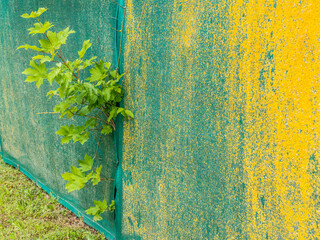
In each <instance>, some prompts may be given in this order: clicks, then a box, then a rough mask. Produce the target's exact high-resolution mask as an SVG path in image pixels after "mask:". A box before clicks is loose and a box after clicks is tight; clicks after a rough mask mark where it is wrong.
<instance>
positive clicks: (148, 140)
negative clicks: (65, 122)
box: [121, 0, 320, 239]
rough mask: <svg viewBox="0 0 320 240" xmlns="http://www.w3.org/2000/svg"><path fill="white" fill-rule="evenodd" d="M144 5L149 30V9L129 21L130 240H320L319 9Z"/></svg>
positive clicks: (200, 1) (126, 152)
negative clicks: (132, 113)
mask: <svg viewBox="0 0 320 240" xmlns="http://www.w3.org/2000/svg"><path fill="white" fill-rule="evenodd" d="M146 2H147V7H146V13H145V16H144V18H143V21H142V24H141V30H140V32H139V30H138V29H137V28H136V26H137V25H138V23H139V18H140V15H141V11H142V6H143V3H144V1H143V0H129V8H128V13H129V14H128V16H127V19H126V20H127V28H126V30H127V34H126V39H125V43H126V52H125V58H124V62H125V68H126V69H127V70H126V72H128V75H127V78H126V80H125V86H126V91H127V93H128V96H127V97H126V99H125V105H126V107H128V108H130V109H133V111H134V113H135V116H136V119H135V120H134V121H132V122H129V123H126V124H125V125H124V130H123V140H122V153H123V159H122V167H123V184H122V188H123V202H122V207H123V212H122V215H121V216H122V226H121V234H122V235H123V236H124V239H318V238H319V236H320V230H319V226H318V225H319V187H320V182H319V179H320V178H319V130H320V129H319V126H320V125H319V116H320V115H319V97H318V95H319V90H320V85H319V73H320V71H319V68H320V67H319V66H320V65H319V60H320V59H319V52H320V45H319V33H320V31H319V23H320V20H319V19H320V8H319V7H320V2H319V1H317V0H306V1H300V0H283V1H276V0H271V1H266V0H255V1H251V0H249V1H247V0H246V1H243V0H221V1H214V0H211V1H210V0H197V1H196V0H189V1H181V0H179V1H178V0H174V1H165V0H162V1H159V0H147V1H146ZM132 51H134V53H133V54H132ZM131 55H132V56H133V61H132V63H131Z"/></svg>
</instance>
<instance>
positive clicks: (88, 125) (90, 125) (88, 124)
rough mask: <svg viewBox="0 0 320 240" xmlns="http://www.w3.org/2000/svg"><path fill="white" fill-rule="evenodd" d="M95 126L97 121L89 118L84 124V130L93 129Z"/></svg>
mask: <svg viewBox="0 0 320 240" xmlns="http://www.w3.org/2000/svg"><path fill="white" fill-rule="evenodd" d="M96 126H97V119H95V118H90V119H88V120H87V121H86V123H85V128H86V129H87V128H95V127H96Z"/></svg>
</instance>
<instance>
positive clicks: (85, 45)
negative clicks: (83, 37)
mask: <svg viewBox="0 0 320 240" xmlns="http://www.w3.org/2000/svg"><path fill="white" fill-rule="evenodd" d="M91 45H92V44H91V43H90V40H87V41H84V42H83V45H82V49H81V50H80V51H79V52H78V54H79V58H83V56H84V55H85V54H86V51H87V50H88V49H89V48H90V47H91Z"/></svg>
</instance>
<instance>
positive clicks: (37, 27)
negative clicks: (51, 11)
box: [28, 22, 53, 35]
mask: <svg viewBox="0 0 320 240" xmlns="http://www.w3.org/2000/svg"><path fill="white" fill-rule="evenodd" d="M52 27H53V25H52V24H51V23H49V22H45V23H44V24H41V23H35V24H34V27H33V28H29V29H28V31H29V34H32V35H35V34H38V33H45V32H46V31H47V30H48V29H50V28H52Z"/></svg>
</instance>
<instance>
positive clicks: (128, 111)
mask: <svg viewBox="0 0 320 240" xmlns="http://www.w3.org/2000/svg"><path fill="white" fill-rule="evenodd" d="M124 112H125V114H126V116H128V117H130V118H134V116H133V113H132V112H131V111H130V110H124Z"/></svg>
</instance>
